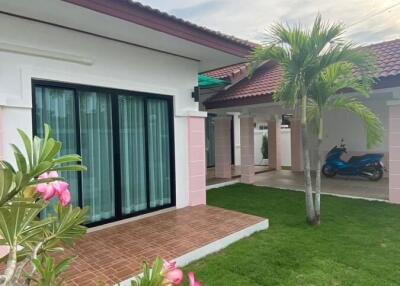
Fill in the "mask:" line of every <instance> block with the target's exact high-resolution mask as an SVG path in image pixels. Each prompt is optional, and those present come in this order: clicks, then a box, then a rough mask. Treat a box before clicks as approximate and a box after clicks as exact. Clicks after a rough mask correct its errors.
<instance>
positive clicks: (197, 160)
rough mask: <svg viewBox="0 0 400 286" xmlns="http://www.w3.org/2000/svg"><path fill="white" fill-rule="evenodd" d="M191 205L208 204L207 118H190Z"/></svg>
mask: <svg viewBox="0 0 400 286" xmlns="http://www.w3.org/2000/svg"><path fill="white" fill-rule="evenodd" d="M188 137H189V138H188V144H189V205H191V206H196V205H204V204H206V142H205V141H206V139H205V118H204V117H188Z"/></svg>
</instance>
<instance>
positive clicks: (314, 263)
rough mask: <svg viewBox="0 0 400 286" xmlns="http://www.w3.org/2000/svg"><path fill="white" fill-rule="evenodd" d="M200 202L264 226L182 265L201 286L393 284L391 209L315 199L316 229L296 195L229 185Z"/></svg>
mask: <svg viewBox="0 0 400 286" xmlns="http://www.w3.org/2000/svg"><path fill="white" fill-rule="evenodd" d="M207 203H208V204H210V205H213V206H217V207H222V208H227V209H231V210H236V211H240V212H244V213H249V214H253V215H257V216H262V217H267V218H269V220H270V228H269V229H268V230H267V231H263V232H259V233H257V234H254V235H252V236H251V237H249V238H246V239H243V240H241V241H239V242H237V243H235V244H233V245H231V246H229V247H228V248H226V249H224V250H223V251H220V252H219V253H217V254H214V255H210V256H208V257H206V258H204V259H201V260H199V261H197V262H194V263H192V264H190V265H188V266H187V267H185V270H186V271H189V270H190V271H194V272H196V274H197V276H198V279H199V280H200V281H202V282H203V284H204V285H207V286H212V285H221V286H222V285H224V286H225V285H229V286H235V285H240V286H243V285H251V286H257V285H293V286H294V285H296V286H299V285H363V286H366V285H374V286H375V285H385V286H388V285H400V207H399V206H395V205H390V204H386V203H381V202H368V201H364V200H354V199H345V198H337V197H333V196H323V197H322V224H321V226H319V227H310V226H308V225H307V224H306V223H305V214H304V213H305V205H304V194H303V193H301V192H291V191H283V190H277V189H271V188H266V187H255V186H250V185H244V184H236V185H233V186H229V187H224V188H220V189H216V190H212V191H208V193H207Z"/></svg>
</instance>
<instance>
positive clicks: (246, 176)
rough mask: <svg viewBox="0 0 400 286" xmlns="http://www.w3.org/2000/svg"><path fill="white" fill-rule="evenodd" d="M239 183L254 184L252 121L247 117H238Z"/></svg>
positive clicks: (251, 118)
mask: <svg viewBox="0 0 400 286" xmlns="http://www.w3.org/2000/svg"><path fill="white" fill-rule="evenodd" d="M240 165H241V167H240V168H241V177H240V181H241V182H242V183H246V184H252V183H254V119H253V117H251V116H248V115H241V116H240Z"/></svg>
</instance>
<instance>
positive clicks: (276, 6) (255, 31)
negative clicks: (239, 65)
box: [138, 0, 400, 45]
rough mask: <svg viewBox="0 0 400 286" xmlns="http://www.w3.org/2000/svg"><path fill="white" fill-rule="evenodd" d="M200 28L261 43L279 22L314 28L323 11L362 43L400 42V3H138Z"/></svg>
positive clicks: (306, 0) (171, 0) (150, 0)
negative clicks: (270, 29) (271, 27)
mask: <svg viewBox="0 0 400 286" xmlns="http://www.w3.org/2000/svg"><path fill="white" fill-rule="evenodd" d="M138 1H139V2H141V3H143V4H146V5H149V6H151V7H153V8H157V9H159V10H161V11H164V12H167V13H169V14H173V15H175V16H177V17H179V18H183V19H185V20H188V21H190V22H193V23H195V24H198V25H201V26H206V27H208V28H210V29H213V30H217V31H220V32H223V33H226V34H230V35H234V36H236V37H239V38H242V39H245V40H250V41H254V42H258V43H262V42H263V41H265V40H266V39H267V32H268V29H269V27H270V26H271V25H272V24H273V23H276V22H283V23H288V24H297V23H301V24H303V25H306V26H307V25H310V24H311V23H312V22H313V21H314V19H315V16H316V15H317V14H318V13H321V15H322V18H323V19H324V20H328V21H334V22H341V23H343V24H344V25H345V26H346V27H347V28H346V33H345V37H347V38H348V39H351V40H352V41H353V42H355V43H357V44H361V45H365V44H370V43H376V42H382V41H386V40H392V39H398V38H400V0H138Z"/></svg>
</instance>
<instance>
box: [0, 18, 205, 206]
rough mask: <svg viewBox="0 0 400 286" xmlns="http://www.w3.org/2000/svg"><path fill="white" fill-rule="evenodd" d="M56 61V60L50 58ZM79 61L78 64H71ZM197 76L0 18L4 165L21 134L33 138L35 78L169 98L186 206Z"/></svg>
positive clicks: (189, 67) (132, 50)
mask: <svg viewBox="0 0 400 286" xmlns="http://www.w3.org/2000/svg"><path fill="white" fill-rule="evenodd" d="M104 24H105V25H106V23H104ZM5 44H6V45H7V46H8V47H10V45H12V46H11V51H4V46H5ZM14 48H15V49H14ZM32 48H34V49H32ZM17 51H19V52H17ZM38 53H39V54H41V56H38V55H37V54H38ZM29 54H36V55H29ZM54 56H55V57H57V58H58V59H52V58H50V57H54ZM76 58H79V59H80V63H76V62H73V59H76ZM197 72H198V62H196V61H192V60H189V59H185V58H181V57H178V56H173V55H169V54H164V53H161V52H156V51H152V50H149V49H146V48H141V47H136V46H132V45H128V44H123V43H119V42H115V41H111V40H107V39H103V38H100V37H96V36H91V35H87V34H83V33H79V32H75V31H71V30H67V29H63V28H58V27H54V26H50V25H46V24H42V23H38V22H33V21H30V20H24V19H20V18H16V17H12V16H7V15H4V14H0V109H1V110H2V111H1V112H2V117H3V120H4V122H3V136H2V137H1V138H0V140H1V143H3V145H4V159H6V160H12V153H11V148H10V147H9V144H10V143H16V144H17V145H21V142H20V140H19V137H18V135H17V130H16V129H17V128H21V129H23V130H25V131H26V132H27V133H28V134H32V114H31V108H32V91H31V79H32V78H34V79H44V80H53V81H62V82H69V83H77V84H84V85H93V86H100V87H110V88H118V89H126V90H131V91H143V92H150V93H157V94H165V95H171V96H173V97H174V108H175V117H174V125H175V151H176V152H175V154H176V155H175V156H176V162H175V165H176V205H177V207H184V206H187V205H188V194H187V190H188V134H187V129H188V128H187V115H188V114H190V113H192V114H193V112H196V111H197V110H198V104H197V103H195V102H194V101H193V99H192V97H191V92H192V90H193V87H194V86H195V85H197ZM0 146H1V144H0Z"/></svg>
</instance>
